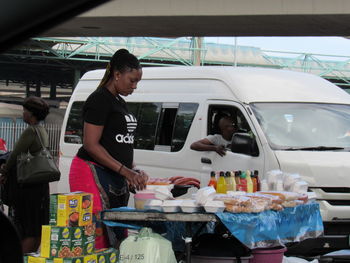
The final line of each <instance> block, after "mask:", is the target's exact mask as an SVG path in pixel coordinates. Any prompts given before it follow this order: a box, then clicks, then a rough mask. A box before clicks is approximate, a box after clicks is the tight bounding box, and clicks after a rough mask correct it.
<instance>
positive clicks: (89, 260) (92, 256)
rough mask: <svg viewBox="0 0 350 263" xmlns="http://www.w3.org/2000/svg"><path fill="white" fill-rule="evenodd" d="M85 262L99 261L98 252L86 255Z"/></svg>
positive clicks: (93, 262)
mask: <svg viewBox="0 0 350 263" xmlns="http://www.w3.org/2000/svg"><path fill="white" fill-rule="evenodd" d="M84 263H98V262H97V257H96V254H92V255H87V256H85V257H84Z"/></svg>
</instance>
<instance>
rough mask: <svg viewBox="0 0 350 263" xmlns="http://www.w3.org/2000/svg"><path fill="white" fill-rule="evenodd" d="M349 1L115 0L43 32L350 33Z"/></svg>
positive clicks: (172, 34) (175, 34) (177, 34)
mask: <svg viewBox="0 0 350 263" xmlns="http://www.w3.org/2000/svg"><path fill="white" fill-rule="evenodd" d="M349 25H350V1H348V0H332V1H329V0H306V1H305V0H215V1H213V0H148V1H145V0H112V1H108V2H107V3H105V4H102V5H100V6H98V7H96V8H94V9H92V10H90V11H88V12H85V13H83V14H81V15H79V16H77V17H74V18H73V19H71V20H69V21H67V22H64V23H62V24H60V25H58V26H56V27H54V28H51V29H49V30H47V31H45V32H43V33H42V36H48V37H55V36H60V37H61V36H122V37H130V36H148V37H183V36H346V35H347V34H348V33H349Z"/></svg>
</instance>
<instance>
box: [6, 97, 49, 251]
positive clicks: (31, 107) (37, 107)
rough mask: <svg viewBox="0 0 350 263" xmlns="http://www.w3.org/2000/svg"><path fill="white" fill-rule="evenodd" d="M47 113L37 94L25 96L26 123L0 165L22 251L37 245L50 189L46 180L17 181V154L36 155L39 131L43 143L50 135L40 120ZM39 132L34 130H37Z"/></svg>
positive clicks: (46, 108)
mask: <svg viewBox="0 0 350 263" xmlns="http://www.w3.org/2000/svg"><path fill="white" fill-rule="evenodd" d="M48 114H49V105H48V104H47V103H46V102H45V101H44V100H43V99H41V98H39V97H34V96H32V97H28V98H26V99H25V100H24V102H23V121H24V122H25V123H27V124H28V125H29V126H28V127H27V128H26V129H25V130H24V131H23V132H22V134H21V136H20V137H19V139H18V141H17V142H16V144H15V146H14V148H13V151H12V152H11V154H10V155H9V157H8V159H7V161H6V163H5V164H3V165H2V166H1V174H2V176H1V178H0V183H5V181H6V183H8V184H9V197H10V199H11V204H10V205H11V207H12V208H13V212H14V214H13V221H14V224H15V226H16V228H17V230H18V232H19V234H20V237H21V243H22V249H23V253H30V252H36V251H37V250H38V248H39V246H40V240H41V226H42V225H47V224H48V223H49V202H50V190H49V184H48V183H41V184H30V185H29V184H28V185H27V184H18V183H17V175H16V172H17V169H16V164H17V156H19V155H20V154H21V153H27V152H28V151H29V152H30V153H31V154H32V155H35V154H36V153H38V152H39V151H40V150H41V143H40V140H39V137H38V134H39V135H40V136H41V139H42V142H43V144H44V146H46V147H48V145H49V135H48V133H47V131H46V130H45V128H44V126H42V125H40V124H39V123H40V121H43V120H45V118H46V116H47V115H48ZM35 130H36V131H37V132H38V134H37V133H36V131H35Z"/></svg>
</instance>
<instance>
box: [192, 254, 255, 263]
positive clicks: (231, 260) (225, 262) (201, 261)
mask: <svg viewBox="0 0 350 263" xmlns="http://www.w3.org/2000/svg"><path fill="white" fill-rule="evenodd" d="M251 258H252V256H248V257H241V258H240V259H241V261H240V262H241V263H249V262H250V261H249V260H250V259H251ZM191 262H192V263H217V262H219V263H236V262H238V260H237V258H235V257H208V256H197V255H192V256H191Z"/></svg>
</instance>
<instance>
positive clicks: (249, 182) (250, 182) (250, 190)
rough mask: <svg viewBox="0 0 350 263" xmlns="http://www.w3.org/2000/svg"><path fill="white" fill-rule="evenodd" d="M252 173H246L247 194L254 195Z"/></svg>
mask: <svg viewBox="0 0 350 263" xmlns="http://www.w3.org/2000/svg"><path fill="white" fill-rule="evenodd" d="M250 175H251V172H250V171H249V170H247V171H246V180H247V193H253V188H254V185H253V180H252V177H251V176H250Z"/></svg>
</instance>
